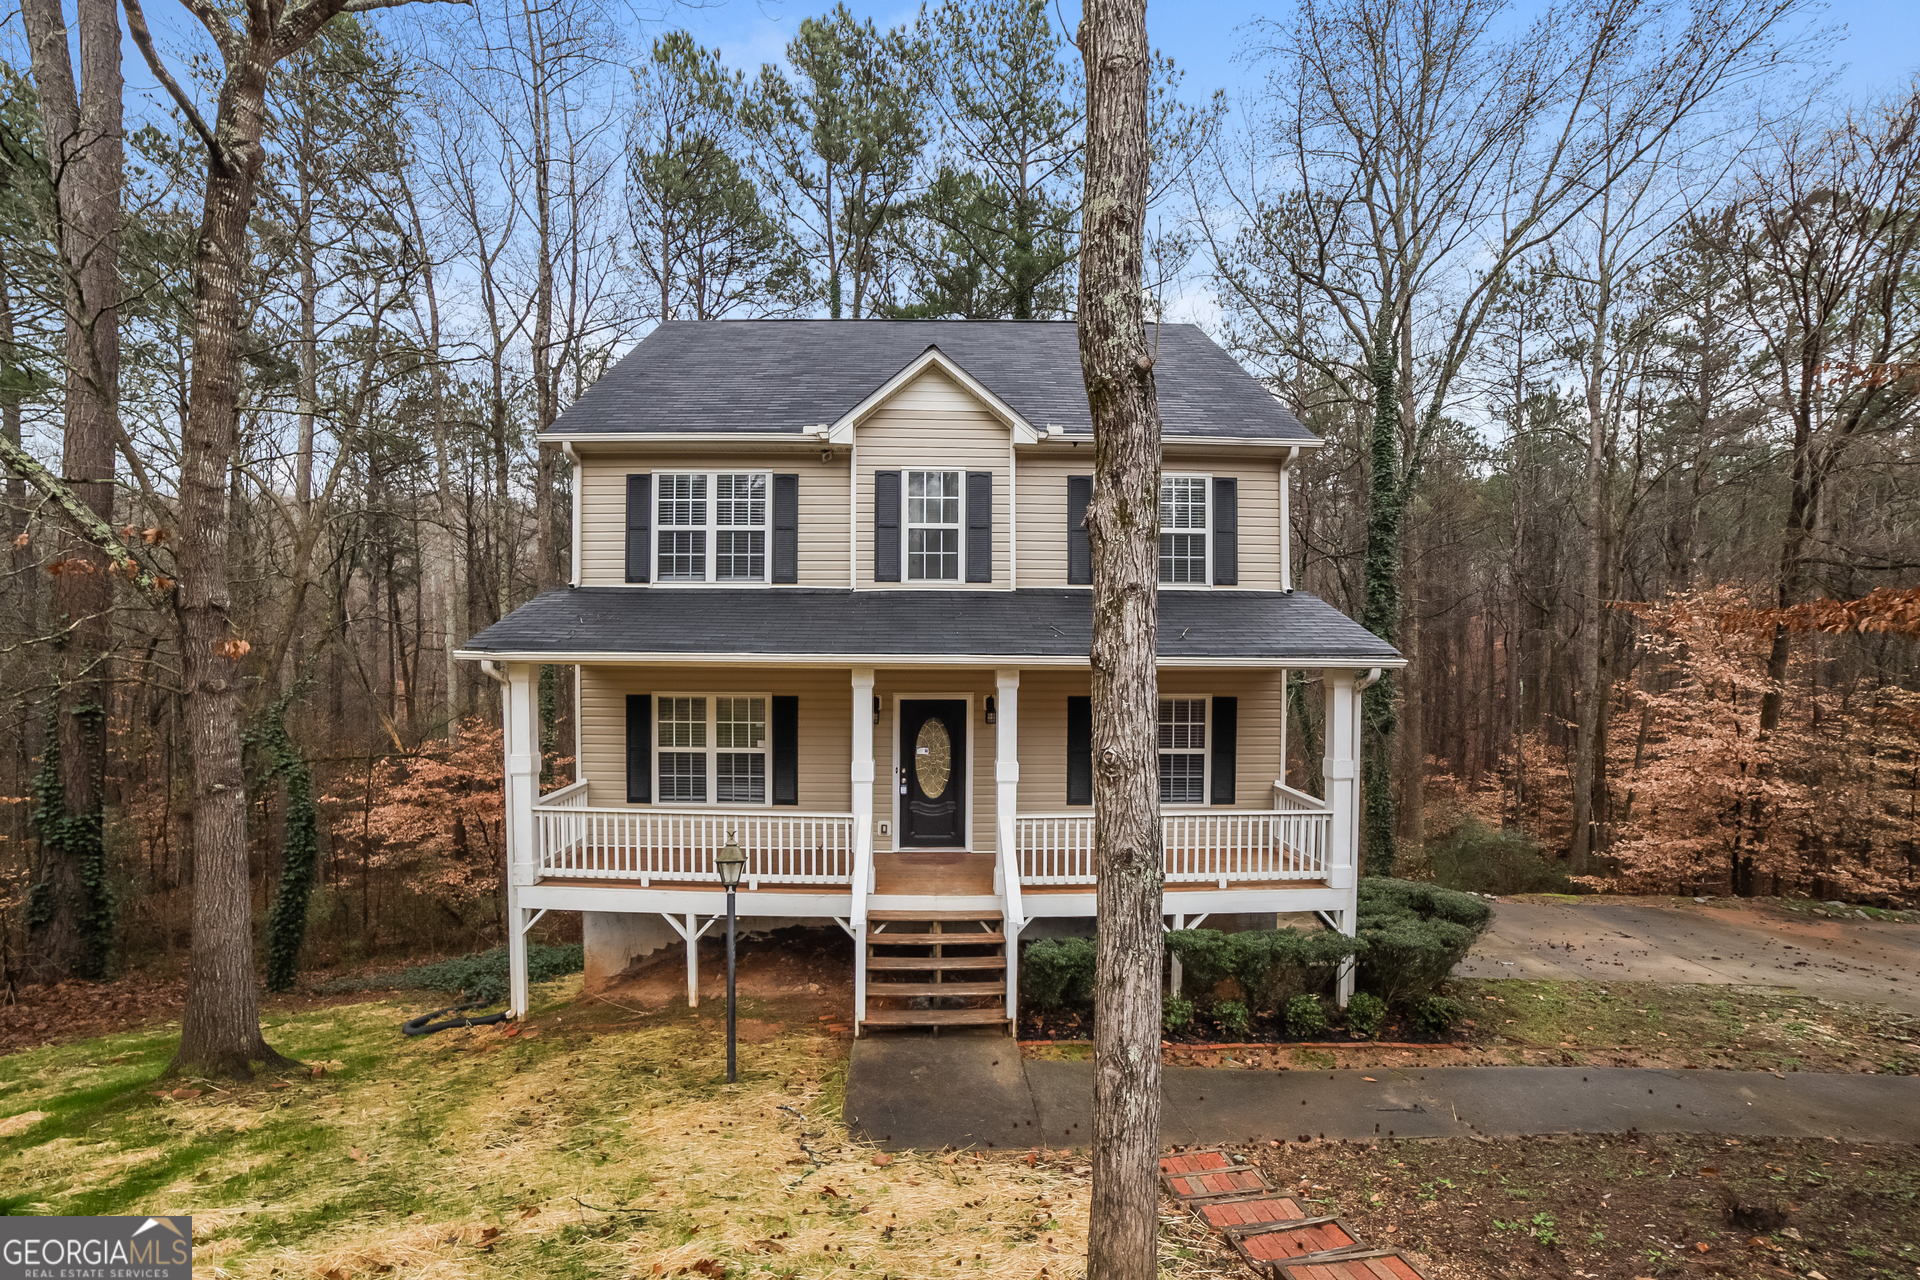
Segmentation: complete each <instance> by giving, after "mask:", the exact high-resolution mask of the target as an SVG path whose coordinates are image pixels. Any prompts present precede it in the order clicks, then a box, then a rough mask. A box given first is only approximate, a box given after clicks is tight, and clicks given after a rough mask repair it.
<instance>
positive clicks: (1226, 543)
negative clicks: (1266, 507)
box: [1213, 476, 1240, 587]
mask: <svg viewBox="0 0 1920 1280" xmlns="http://www.w3.org/2000/svg"><path fill="white" fill-rule="evenodd" d="M1213 585H1214V586H1216V587H1237V586H1239V585H1240V482H1239V481H1238V480H1230V479H1228V478H1226V477H1225V476H1216V477H1214V481H1213Z"/></svg>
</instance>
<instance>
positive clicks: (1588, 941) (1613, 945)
mask: <svg viewBox="0 0 1920 1280" xmlns="http://www.w3.org/2000/svg"><path fill="white" fill-rule="evenodd" d="M1454 972H1456V973H1458V974H1460V975H1462V976H1463V977H1469V978H1555V979H1564V978H1584V979H1589V980H1594V981H1599V982H1705V983H1715V984H1726V985H1735V986H1765V987H1787V988H1791V989H1792V990H1794V991H1797V992H1800V993H1801V994H1804V995H1810V996H1819V997H1822V998H1824V999H1827V1000H1847V1001H1859V1002H1861V1003H1865V1004H1884V1005H1888V1006H1890V1007H1892V1008H1895V1009H1898V1010H1900V1011H1902V1012H1904V1013H1920V983H1916V982H1915V981H1914V979H1915V977H1916V975H1920V924H1904V923H1898V922H1893V921H1878V920H1858V919H1847V920H1831V919H1827V918H1824V917H1817V918H1816V917H1808V916H1798V915H1793V914H1790V913H1788V912H1785V911H1778V910H1773V909H1770V908H1767V907H1763V906H1755V905H1747V904H1732V903H1727V902H1725V901H1724V900H1722V901H1716V902H1713V903H1709V904H1695V903H1692V902H1686V901H1675V900H1674V899H1670V898H1647V899H1643V900H1641V901H1638V902H1621V901H1617V900H1615V901H1604V900H1603V901H1596V902H1541V901H1532V902H1507V901H1503V902H1500V903H1498V904H1497V905H1496V906H1495V907H1494V909H1493V924H1492V926H1491V927H1490V928H1489V929H1488V930H1487V932H1486V934H1485V936H1484V937H1482V938H1481V939H1480V942H1479V943H1478V944H1477V945H1476V946H1475V947H1474V949H1473V951H1472V953H1471V954H1470V955H1468V956H1467V958H1466V959H1465V960H1464V961H1462V962H1461V964H1460V966H1459V968H1457V969H1456V970H1454Z"/></svg>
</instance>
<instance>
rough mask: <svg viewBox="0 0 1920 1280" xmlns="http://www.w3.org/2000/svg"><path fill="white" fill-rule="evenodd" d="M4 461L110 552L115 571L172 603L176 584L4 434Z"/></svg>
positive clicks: (0, 442) (0, 447)
mask: <svg viewBox="0 0 1920 1280" xmlns="http://www.w3.org/2000/svg"><path fill="white" fill-rule="evenodd" d="M0 462H4V463H6V465H7V467H8V468H9V469H11V470H12V471H13V473H14V474H15V475H17V476H19V477H20V478H21V479H22V480H25V481H26V482H27V483H28V484H30V485H32V486H33V487H34V488H36V489H38V490H39V491H40V492H41V493H43V494H45V495H46V497H47V499H48V501H50V502H52V503H53V504H54V505H55V506H57V507H59V508H60V510H61V511H63V512H65V513H66V516H67V519H68V520H69V521H71V522H72V523H73V526H74V528H75V529H76V530H77V531H78V532H79V534H80V536H81V537H83V538H85V539H86V540H87V541H88V542H91V543H92V544H93V545H94V546H96V547H99V548H100V549H101V550H102V551H104V552H106V553H107V557H108V559H110V560H112V561H113V566H114V568H116V569H118V570H120V571H121V572H122V573H124V574H126V576H127V581H129V582H131V583H132V584H133V585H134V586H136V587H138V588H139V589H140V590H141V592H143V593H144V594H146V595H147V596H149V597H150V598H151V599H152V600H153V601H154V602H155V603H157V604H165V603H167V602H168V600H169V599H170V595H169V593H170V592H171V591H172V589H173V583H172V581H171V580H169V579H167V578H165V577H163V576H162V575H160V574H158V573H156V572H154V570H153V569H151V568H150V567H148V566H147V565H145V564H142V563H141V562H140V560H139V558H138V557H137V556H135V555H134V554H133V549H132V548H131V547H129V546H127V544H126V543H124V542H122V541H121V540H120V537H119V535H118V534H116V533H115V532H114V531H113V526H112V525H110V524H108V523H107V522H106V521H105V520H102V519H101V518H100V517H99V516H98V515H96V514H94V510H93V508H92V507H89V506H88V505H87V504H86V503H84V502H82V501H81V500H80V497H79V495H78V494H76V493H74V491H73V489H72V488H71V487H70V486H69V485H68V484H67V483H66V482H65V481H63V480H61V479H60V478H59V477H58V476H56V475H54V474H53V473H52V472H51V471H48V470H47V469H46V468H45V467H43V466H41V465H40V464H39V463H38V462H37V461H35V460H34V457H33V455H32V454H30V453H28V452H27V451H26V450H25V449H24V448H22V447H21V446H20V445H17V444H15V443H14V442H13V441H12V440H9V439H7V438H6V436H4V435H0Z"/></svg>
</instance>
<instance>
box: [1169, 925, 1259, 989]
mask: <svg viewBox="0 0 1920 1280" xmlns="http://www.w3.org/2000/svg"><path fill="white" fill-rule="evenodd" d="M1240 936H1241V935H1239V934H1237V933H1222V932H1220V931H1219V930H1218V929H1175V930H1174V931H1173V932H1171V933H1169V934H1168V935H1167V954H1169V955H1171V956H1174V957H1175V958H1177V959H1178V960H1179V961H1180V968H1181V970H1182V980H1183V981H1188V980H1190V981H1191V982H1192V983H1193V984H1194V986H1193V989H1194V990H1196V991H1198V992H1200V993H1201V994H1203V995H1204V994H1205V993H1207V992H1209V991H1212V990H1213V989H1214V988H1215V987H1217V986H1219V985H1220V983H1221V982H1223V981H1224V980H1226V979H1227V978H1230V977H1232V976H1233V960H1234V952H1235V943H1234V939H1235V938H1238V937H1240Z"/></svg>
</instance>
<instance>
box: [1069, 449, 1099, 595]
mask: <svg viewBox="0 0 1920 1280" xmlns="http://www.w3.org/2000/svg"><path fill="white" fill-rule="evenodd" d="M1092 501H1093V477H1092V476H1068V477H1067V582H1068V584H1069V585H1072V586H1085V585H1087V584H1089V583H1091V582H1092V581H1093V544H1092V543H1091V542H1089V541H1088V540H1087V530H1086V519H1087V504H1088V503H1090V502H1092Z"/></svg>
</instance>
